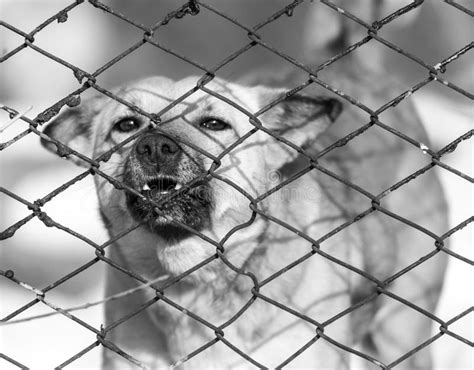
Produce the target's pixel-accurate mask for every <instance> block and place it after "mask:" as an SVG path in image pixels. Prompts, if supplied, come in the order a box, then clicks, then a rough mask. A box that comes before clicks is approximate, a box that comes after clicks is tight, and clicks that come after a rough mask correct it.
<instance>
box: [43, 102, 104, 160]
mask: <svg viewBox="0 0 474 370" xmlns="http://www.w3.org/2000/svg"><path fill="white" fill-rule="evenodd" d="M103 100H104V98H103V97H101V96H96V97H91V98H89V99H86V100H84V101H82V102H81V104H80V105H79V106H77V107H74V108H67V109H66V110H64V111H63V112H61V113H60V114H59V116H57V117H56V118H55V119H54V120H53V121H52V122H50V123H49V124H47V125H46V128H45V129H44V130H43V134H45V135H47V136H48V137H49V138H52V139H55V140H58V141H59V142H60V143H61V144H64V145H67V146H68V147H69V148H71V149H73V150H75V151H77V152H79V153H81V154H83V155H85V156H87V157H89V158H91V157H92V155H93V149H94V148H93V137H92V121H93V119H94V117H95V116H96V115H97V114H98V112H99V111H100V109H101V107H102V105H103V104H102V103H103ZM41 144H43V146H44V147H45V148H46V149H48V150H50V151H52V152H54V153H56V154H59V155H60V156H62V157H67V158H68V159H71V160H72V161H73V162H75V163H76V164H79V165H81V166H86V165H87V163H86V162H84V161H83V160H81V159H80V158H78V157H77V156H75V155H70V153H68V150H67V148H65V147H58V146H57V145H56V144H55V143H53V142H52V141H49V140H48V139H47V138H45V137H42V138H41Z"/></svg>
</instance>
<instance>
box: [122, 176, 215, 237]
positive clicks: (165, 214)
mask: <svg viewBox="0 0 474 370" xmlns="http://www.w3.org/2000/svg"><path fill="white" fill-rule="evenodd" d="M185 185H186V183H185V182H182V181H180V179H178V178H176V177H173V176H167V175H159V176H153V177H145V178H143V179H142V180H141V181H140V182H139V183H138V184H135V185H134V187H135V189H137V190H138V191H140V193H141V194H142V195H143V196H144V197H146V198H147V199H143V198H141V197H138V196H136V195H132V194H127V205H128V208H129V209H130V211H131V213H132V215H133V217H134V218H135V219H136V220H138V221H142V222H143V223H144V225H147V226H148V227H149V229H150V230H151V231H153V232H155V233H158V234H160V235H162V236H163V237H165V238H168V239H181V238H184V237H186V236H188V235H189V231H187V230H185V229H184V228H182V227H180V226H179V224H185V225H186V226H189V227H191V228H193V229H195V230H200V229H202V228H203V227H204V226H205V225H206V223H207V222H208V220H209V211H210V208H211V204H212V199H211V197H210V188H209V186H208V184H207V183H205V182H199V183H196V184H193V185H192V186H185Z"/></svg>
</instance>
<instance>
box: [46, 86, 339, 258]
mask: <svg viewBox="0 0 474 370" xmlns="http://www.w3.org/2000/svg"><path fill="white" fill-rule="evenodd" d="M196 82H197V78H187V79H184V80H181V81H178V82H175V81H172V80H169V79H166V78H157V77H155V78H149V79H145V80H142V81H139V82H137V83H134V84H132V85H129V86H126V87H124V88H120V89H118V90H116V91H114V94H115V95H116V96H118V97H119V98H120V99H123V101H126V102H129V103H130V104H132V105H134V106H136V107H138V108H139V111H140V112H142V111H143V112H148V113H157V112H160V111H161V110H162V109H163V108H165V107H167V106H169V105H170V104H172V108H171V109H169V110H166V111H165V113H163V114H162V116H161V117H160V119H161V123H160V124H159V125H157V126H156V127H153V126H152V125H151V124H150V119H149V118H147V117H146V116H145V115H143V114H141V113H137V111H136V110H134V109H132V108H130V107H128V106H127V105H124V104H122V103H120V102H118V101H116V100H114V99H111V98H108V97H96V98H92V99H90V100H85V101H84V102H82V104H81V105H80V106H79V107H76V108H72V109H68V110H67V111H65V112H63V113H61V114H60V115H59V116H58V117H57V118H56V119H55V120H54V121H53V122H52V123H50V124H49V125H48V126H47V127H46V129H45V130H44V134H45V135H46V136H44V137H43V144H44V145H45V146H46V147H47V148H49V149H51V150H53V151H55V150H57V146H56V145H55V144H54V142H52V141H51V140H50V139H49V138H52V139H54V140H58V141H59V142H61V143H62V144H65V145H67V146H69V147H70V148H72V149H74V150H76V151H78V152H80V153H82V154H84V155H85V156H87V157H89V158H92V159H94V158H98V157H100V156H101V155H103V154H104V153H107V152H108V151H109V150H111V149H112V148H114V147H115V146H117V145H118V148H117V149H116V150H114V151H113V152H112V154H111V155H110V156H109V158H107V160H105V161H102V162H101V163H100V166H99V170H100V171H102V173H105V174H106V175H107V176H110V177H111V178H113V179H116V180H117V181H119V182H120V183H123V184H124V185H126V187H125V190H123V189H119V188H118V187H120V186H118V187H117V184H116V183H115V184H114V183H113V182H111V181H110V180H109V179H107V178H105V177H104V176H101V175H97V176H95V178H96V186H97V191H98V196H99V202H100V207H101V211H102V213H103V214H104V218H105V219H106V221H107V222H108V223H109V225H107V226H108V228H109V229H111V230H114V232H115V233H118V232H119V231H120V230H121V229H124V228H126V227H128V226H130V225H131V224H132V223H134V222H140V223H142V232H143V233H146V234H147V235H148V236H149V238H151V239H149V240H152V238H153V237H156V238H157V240H160V244H161V245H160V246H159V247H158V248H160V250H162V249H163V248H171V249H172V248H173V246H176V245H183V243H184V244H185V241H186V240H190V239H193V240H196V238H197V237H196V236H195V235H194V232H193V230H194V231H198V232H200V233H203V234H204V235H206V236H208V237H210V238H212V239H213V240H215V241H217V242H218V241H219V240H220V239H221V238H223V237H224V236H225V235H226V234H227V233H228V232H229V231H230V230H231V229H232V228H234V227H236V226H238V225H240V224H242V223H245V222H246V221H248V220H249V219H250V218H251V215H252V210H251V209H250V208H249V204H250V199H251V198H254V197H257V196H258V195H260V194H262V193H264V192H265V191H267V190H269V188H270V187H272V186H275V185H276V183H275V182H274V181H273V183H272V181H269V180H271V179H269V177H268V174H269V173H271V171H274V170H278V169H279V168H280V167H282V166H284V165H285V164H287V163H288V162H290V161H292V160H294V159H295V157H296V156H297V154H298V153H297V152H296V151H295V150H294V149H292V148H291V147H290V146H288V145H286V144H285V143H283V142H282V141H281V140H279V139H278V138H282V137H283V138H285V139H286V140H288V141H290V142H292V143H294V144H295V145H298V146H302V145H305V144H307V143H311V142H313V141H314V140H315V139H316V137H317V136H318V135H319V134H320V133H321V132H322V131H324V130H325V129H326V128H327V127H328V126H329V125H330V123H331V122H332V121H334V120H335V119H336V117H337V116H338V114H339V113H340V111H341V104H340V103H339V102H338V101H337V100H335V99H332V98H327V97H306V96H300V95H295V96H291V97H289V98H287V99H284V100H282V101H281V102H279V103H278V104H276V105H274V106H273V107H272V108H271V109H269V110H267V111H265V112H264V113H262V114H261V115H258V117H257V118H258V121H253V124H252V123H251V121H250V120H249V116H248V115H247V113H251V114H253V113H256V112H258V111H259V110H260V109H261V108H262V107H265V106H266V105H267V104H268V103H270V102H271V101H273V100H275V99H277V98H278V97H281V96H282V94H284V91H283V90H277V89H270V88H265V87H261V86H257V87H244V86H241V85H237V84H232V83H229V82H226V81H223V80H218V79H216V80H214V81H212V82H211V83H209V84H208V85H206V88H208V89H210V90H212V91H214V92H215V93H217V94H219V95H222V96H224V97H225V99H220V98H219V97H216V96H213V95H210V94H208V93H206V92H204V91H202V90H199V89H196V90H197V91H195V92H194V93H193V94H191V95H190V96H188V97H187V98H185V99H183V100H181V99H179V98H180V97H182V96H183V95H184V94H185V93H187V92H188V91H190V90H191V89H192V88H193V87H195V86H196ZM176 99H178V101H179V102H176ZM226 99H228V101H226ZM234 104H235V105H234ZM255 125H256V126H255ZM260 125H262V127H263V129H259V128H258V127H259V126H260ZM266 130H268V132H270V133H273V134H275V135H276V137H277V138H275V137H273V136H272V135H269V133H268V132H265V131H266ZM70 157H71V159H72V160H74V161H75V162H77V163H79V164H82V165H84V164H85V165H88V164H87V163H86V162H84V161H82V160H81V159H79V158H78V157H75V156H74V155H71V156H70ZM259 230H260V231H256V232H261V229H259ZM246 235H250V234H248V232H247V234H246ZM207 247H208V249H209V245H208V246H207ZM196 248H197V249H198V248H199V247H193V249H196ZM203 248H204V247H203ZM171 249H170V250H171ZM187 253H196V254H198V255H200V254H202V253H199V251H193V252H190V251H189V250H188V251H187Z"/></svg>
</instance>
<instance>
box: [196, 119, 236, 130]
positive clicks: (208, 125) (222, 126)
mask: <svg viewBox="0 0 474 370" xmlns="http://www.w3.org/2000/svg"><path fill="white" fill-rule="evenodd" d="M200 125H201V127H202V128H205V129H207V130H212V131H221V130H226V129H228V128H230V126H229V124H227V123H225V122H224V121H221V120H220V119H217V118H206V119H204V120H202V121H201V123H200Z"/></svg>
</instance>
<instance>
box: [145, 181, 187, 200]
mask: <svg viewBox="0 0 474 370" xmlns="http://www.w3.org/2000/svg"><path fill="white" fill-rule="evenodd" d="M182 187H183V184H181V183H180V182H179V181H178V180H177V179H175V178H172V177H165V176H160V177H155V178H152V179H150V180H148V181H147V182H145V184H143V186H142V187H141V190H140V192H141V193H142V195H144V196H146V197H149V198H152V199H154V198H156V197H160V196H163V195H168V194H170V193H172V192H173V191H178V190H180V189H181V188H182Z"/></svg>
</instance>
